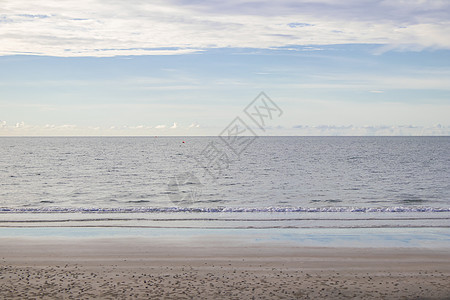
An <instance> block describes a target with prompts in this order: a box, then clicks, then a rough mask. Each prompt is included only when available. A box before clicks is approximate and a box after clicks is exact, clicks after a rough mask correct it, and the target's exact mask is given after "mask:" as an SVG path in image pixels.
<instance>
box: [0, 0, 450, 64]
mask: <svg viewBox="0 0 450 300" xmlns="http://www.w3.org/2000/svg"><path fill="white" fill-rule="evenodd" d="M343 2H344V3H343ZM1 6H2V10H1V12H0V39H1V41H2V43H1V44H0V55H15V54H32V55H46V56H61V57H74V56H75V57H76V56H94V57H104V56H117V55H152V54H153V55H166V54H184V53H193V52H199V51H202V50H204V49H209V48H224V47H234V48H264V49H268V48H277V47H288V46H292V45H300V46H301V45H303V46H308V45H332V44H380V45H382V47H381V48H380V49H379V51H380V52H382V51H387V50H392V49H400V50H404V49H408V50H421V49H424V48H433V49H450V39H448V38H443V37H448V36H450V1H445V0H442V1H438V0H420V1H419V0H410V1H406V0H397V1H382V0H370V1H369V0H364V1H356V0H350V1H339V0H336V1H333V0H319V1H314V2H312V1H306V0H302V1H291V0H280V1H236V0H231V1H215V0H214V1H207V2H203V1H195V0H191V1H186V0H180V1H176V0H172V1H140V0H130V1H106V0H77V1H73V0H68V1H56V0H38V1H33V4H32V5H30V2H29V1H25V0H6V1H2V4H1Z"/></svg>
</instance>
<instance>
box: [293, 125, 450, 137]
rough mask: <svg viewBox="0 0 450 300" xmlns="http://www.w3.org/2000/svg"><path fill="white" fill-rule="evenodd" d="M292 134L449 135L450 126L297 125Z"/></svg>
mask: <svg viewBox="0 0 450 300" xmlns="http://www.w3.org/2000/svg"><path fill="white" fill-rule="evenodd" d="M289 132H290V134H291V135H301V136H448V135H450V127H449V126H442V125H440V124H438V125H435V126H429V127H426V126H413V125H400V126H387V125H379V126H369V125H366V126H354V125H348V126H335V125H319V126H308V125H296V126H293V128H292V129H291V130H290V131H289Z"/></svg>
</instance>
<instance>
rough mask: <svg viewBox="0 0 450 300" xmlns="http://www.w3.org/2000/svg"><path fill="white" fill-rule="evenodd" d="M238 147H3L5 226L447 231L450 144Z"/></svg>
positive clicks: (297, 142) (128, 140)
mask: <svg viewBox="0 0 450 300" xmlns="http://www.w3.org/2000/svg"><path fill="white" fill-rule="evenodd" d="M241 142H242V144H241V145H244V146H247V147H246V148H245V149H243V147H241V148H240V150H239V151H238V152H240V151H241V150H242V149H243V150H242V152H240V154H239V155H237V154H236V152H233V150H236V148H233V146H232V148H230V147H228V145H227V143H224V142H223V141H222V140H220V139H219V138H217V137H71V138H63V137H57V138H44V137H39V138H0V210H1V211H2V212H1V214H0V223H1V222H3V223H2V224H6V223H7V224H11V223H14V222H19V221H20V222H22V221H27V222H32V221H33V220H34V221H35V222H43V221H52V220H53V219H54V220H53V221H54V222H56V223H58V222H60V221H61V220H63V219H64V222H72V223H73V222H78V223H80V224H85V223H82V222H83V220H84V221H90V222H93V220H95V222H97V223H96V224H100V223H98V222H101V224H110V225H114V224H116V225H117V224H119V223H120V221H121V220H122V221H124V220H126V221H127V222H129V221H132V222H133V223H132V224H137V223H139V222H138V221H139V220H141V221H145V220H147V223H145V224H146V225H149V226H152V225H153V223H152V222H156V221H155V220H157V221H160V220H167V219H171V220H172V219H181V220H186V219H190V218H192V219H195V220H196V224H200V223H201V222H206V223H207V222H208V219H211V220H215V221H216V225H217V226H225V225H224V224H231V223H226V220H228V219H230V220H231V219H233V220H235V221H234V223H233V224H234V225H233V226H236V224H238V223H239V222H238V221H236V220H239V219H245V220H247V219H248V218H250V219H252V218H253V220H254V224H253V225H252V226H259V224H261V222H260V221H258V220H264V221H265V223H264V222H263V223H264V224H265V225H264V226H268V227H271V226H278V225H279V223H277V221H278V220H281V219H283V220H285V221H286V220H287V219H289V220H287V222H288V223H287V224H286V222H285V223H284V225H286V226H307V225H308V224H311V222H309V223H308V222H306V221H305V218H306V219H308V218H309V219H311V220H316V219H320V220H322V219H327V220H328V221H327V222H328V223H330V224H331V223H333V222H330V221H329V219H331V220H334V219H336V220H338V219H342V218H347V219H354V222H353V223H352V222H350V221H347V223H346V225H345V226H347V225H349V224H350V225H349V226H363V225H364V224H365V222H366V221H364V220H367V216H368V215H370V214H376V217H373V215H370V216H371V217H372V218H375V219H376V218H378V219H380V218H381V219H386V220H387V219H389V220H390V219H392V217H391V216H392V214H393V213H399V212H406V213H409V215H406V217H405V218H406V219H407V218H410V219H414V218H422V219H426V220H434V219H440V220H439V221H438V222H437V221H436V222H437V223H436V224H438V225H437V226H449V225H450V224H449V219H448V216H449V214H448V212H449V211H450V137H259V138H257V139H255V140H254V141H252V140H245V139H243V140H242V141H241ZM247 143H248V145H247ZM235 145H238V144H235ZM80 212H81V213H84V214H88V217H84V218H80V217H79V213H80ZM177 212H181V213H177ZM277 212H278V213H279V214H276V215H275V216H274V213H277ZM323 212H327V213H329V214H327V215H326V216H325V217H324V214H323ZM89 213H90V214H89ZM93 213H95V217H93V216H92V214H93ZM196 213H197V214H199V213H201V218H200V219H202V221H199V217H198V216H197V215H196V216H195V217H193V216H194V215H195V214H196ZM233 213H234V214H233ZM239 213H240V214H239ZM320 213H322V214H320ZM354 213H359V214H356V215H355V214H354ZM361 213H363V214H364V215H361ZM186 214H189V217H187V216H186ZM311 214H313V215H312V216H311ZM380 214H381V215H380ZM411 214H413V216H412V215H411ZM62 215H63V217H61V216H62ZM230 215H232V217H230ZM249 215H250V217H249ZM417 215H419V217H417ZM118 216H120V217H118ZM149 216H150V217H149ZM237 216H239V217H237ZM349 216H350V217H349ZM380 216H381V217H380ZM395 216H396V217H395V218H394V219H398V218H404V216H405V215H400V217H399V215H398V214H397V215H395ZM75 219H76V220H75ZM218 219H220V220H219V221H218ZM270 219H273V222H272V221H270ZM300 219H301V220H300ZM2 220H3V221H2ZM224 220H225V221H224ZM292 220H297V222H294V221H292ZM247 221H248V220H247ZM5 222H6V223H5ZM114 222H115V223H114ZM149 222H150V223H149ZM236 222H237V223H236ZM271 222H272V223H271ZM327 222H322V221H321V222H320V225H321V226H322V225H323V224H328V223H327ZM402 222H404V221H402ZM427 222H428V223H426V224H431V223H430V221H427ZM72 223H71V224H72ZM78 223H76V224H78ZM191 223H192V222H191ZM375 223H376V224H375V225H373V224H372V225H373V226H384V225H386V224H387V225H388V226H394V225H395V224H398V222H391V221H389V222H388V221H382V222H381V223H380V222H378V223H377V222H375ZM391 223H392V224H391ZM410 223H412V225H411V224H410ZM58 224H59V223H58ZM73 224H75V223H73ZM139 224H143V223H142V222H141V223H139ZM174 224H175V223H174ZM177 224H178V223H177ZM177 224H175V225H177ZM201 224H203V223H201ZM207 224H211V223H207ZM239 224H240V225H242V222H241V223H239ZM298 224H300V225H298ZM302 224H303V225H302ZM402 224H403V223H402ZM408 224H410V225H411V226H419V225H420V226H422V225H424V224H425V223H424V222H419V223H417V224H416V223H414V221H409V223H408ZM175 225H174V226H175ZM240 225H239V226H240ZM247 225H248V223H246V225H245V226H247ZM372 225H371V226H372ZM230 226H231V225H230ZM330 226H331V225H330ZM333 226H334V225H333ZM408 226H409V225H408Z"/></svg>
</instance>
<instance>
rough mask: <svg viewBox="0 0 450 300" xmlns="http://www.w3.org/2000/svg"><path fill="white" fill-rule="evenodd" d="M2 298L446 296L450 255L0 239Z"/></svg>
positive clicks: (185, 243) (206, 241) (129, 240)
mask: <svg viewBox="0 0 450 300" xmlns="http://www.w3.org/2000/svg"><path fill="white" fill-rule="evenodd" d="M0 298H1V299H92V298H100V299H132V298H133V299H136V298H137V299H450V251H448V249H443V250H438V249H434V250H430V249H417V248H374V249H363V248H343V247H339V248H308V247H298V246H293V245H289V244H283V245H281V244H276V243H267V242H266V243H263V244H261V243H259V244H256V243H246V242H243V241H239V240H236V241H232V240H217V241H214V240H210V239H203V240H202V239H197V240H184V241H179V240H170V239H169V240H161V239H156V238H43V237H40V238H0Z"/></svg>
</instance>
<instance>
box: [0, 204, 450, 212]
mask: <svg viewBox="0 0 450 300" xmlns="http://www.w3.org/2000/svg"><path fill="white" fill-rule="evenodd" d="M78 212H79V213H177V212H195V213H203V212H204V213H240V212H244V213H265V212H267V213H322V212H324V213H325V212H333V213H340V212H342V213H346V212H347V213H348V212H351V213H377V212H379V213H401V212H414V213H421V212H427V213H431V212H450V207H429V206H412V207H403V206H395V207H215V208H211V207H117V208H99V207H74V208H72V207H38V208H30V207H27V208H8V207H1V208H0V213H78Z"/></svg>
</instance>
